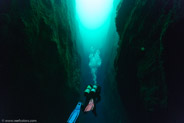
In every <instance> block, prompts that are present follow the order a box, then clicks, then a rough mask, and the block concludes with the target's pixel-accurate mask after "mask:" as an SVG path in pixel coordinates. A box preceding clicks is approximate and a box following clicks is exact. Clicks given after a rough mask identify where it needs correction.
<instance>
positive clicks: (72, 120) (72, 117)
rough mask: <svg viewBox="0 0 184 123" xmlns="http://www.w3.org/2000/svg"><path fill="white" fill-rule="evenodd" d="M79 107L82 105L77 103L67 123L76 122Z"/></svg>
mask: <svg viewBox="0 0 184 123" xmlns="http://www.w3.org/2000/svg"><path fill="white" fill-rule="evenodd" d="M81 105H82V103H81V102H78V104H77V106H76V107H75V109H74V110H73V112H72V113H71V115H70V117H69V118H68V121H67V122H68V123H75V122H76V120H77V118H78V117H79V114H80V109H81Z"/></svg>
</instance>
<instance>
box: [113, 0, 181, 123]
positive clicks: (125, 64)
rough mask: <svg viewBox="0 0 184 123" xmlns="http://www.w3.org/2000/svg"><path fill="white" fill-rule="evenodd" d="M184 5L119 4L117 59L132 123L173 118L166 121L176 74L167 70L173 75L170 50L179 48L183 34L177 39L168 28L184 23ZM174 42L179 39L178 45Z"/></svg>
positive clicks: (159, 0) (172, 1)
mask: <svg viewBox="0 0 184 123" xmlns="http://www.w3.org/2000/svg"><path fill="white" fill-rule="evenodd" d="M183 6H184V3H183V1H181V0H143V1H142V0H123V2H122V3H121V4H120V6H119V8H118V16H117V18H116V22H117V31H118V33H119V35H120V42H119V46H120V47H119V50H118V52H119V54H118V56H117V59H116V63H115V66H116V69H117V76H116V78H117V82H118V87H119V93H120V95H121V98H122V102H124V107H125V112H127V115H128V117H129V120H130V121H129V122H131V123H134V122H142V123H155V122H157V123H161V122H164V123H165V122H169V123H170V122H172V121H171V120H168V121H167V119H169V118H168V117H167V116H168V94H170V93H169V92H168V85H170V84H171V83H172V82H174V81H173V80H174V78H175V79H176V78H177V77H176V76H174V77H173V80H172V82H171V81H169V80H170V76H169V75H168V74H170V75H172V74H171V72H170V71H172V70H171V69H169V67H170V66H169V63H168V62H169V57H170V56H169V55H170V54H168V53H171V52H172V50H174V51H175V49H177V48H179V47H177V46H178V42H181V40H182V39H183V38H181V37H182V36H181V35H180V38H175V39H174V37H175V36H176V37H177V35H176V33H175V34H174V36H173V37H172V40H171V39H170V40H168V37H170V35H172V33H173V31H171V29H169V28H175V30H181V28H179V27H175V25H176V23H179V22H180V25H183V24H184V23H183V22H182V21H181V20H182V18H184V14H183V12H184V9H183ZM178 21H179V22H178ZM169 30H170V31H169ZM168 32H170V33H168ZM179 33H180V34H181V33H182V31H179ZM171 43H174V44H175V43H176V44H177V45H175V46H176V47H172V46H171ZM180 44H181V43H180ZM180 50H181V49H180ZM181 51H183V50H181ZM175 53H176V52H175ZM178 54H181V53H179V52H178ZM180 56H182V55H180ZM181 58H182V57H180V58H179V59H181ZM171 59H173V56H172V57H171ZM177 60H178V59H177ZM170 65H171V66H173V67H174V65H173V64H170ZM181 66H183V65H182V63H181ZM177 72H182V71H177ZM175 74H177V73H175ZM177 80H178V79H177Z"/></svg>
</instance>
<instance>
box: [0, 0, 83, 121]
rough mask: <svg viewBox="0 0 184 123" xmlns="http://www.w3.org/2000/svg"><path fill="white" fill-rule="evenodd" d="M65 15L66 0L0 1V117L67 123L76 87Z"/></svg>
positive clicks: (76, 70)
mask: <svg viewBox="0 0 184 123" xmlns="http://www.w3.org/2000/svg"><path fill="white" fill-rule="evenodd" d="M68 13H69V9H68V6H67V0H25V1H22V0H3V1H0V27H1V29H0V31H1V33H0V56H1V61H0V66H1V69H0V73H1V78H0V81H1V82H0V88H1V89H0V96H1V97H2V98H1V99H2V100H3V101H1V103H0V107H1V112H0V117H3V118H7V119H17V118H20V119H21V118H22V119H26V118H28V119H37V120H38V122H44V123H51V122H58V121H59V122H66V120H67V118H68V117H69V115H70V113H71V111H72V110H73V108H74V107H75V105H76V104H77V101H78V100H77V99H79V86H80V68H79V66H80V59H79V57H78V54H77V51H76V46H75V44H74V43H73V41H72V36H71V26H70V24H71V23H70V22H71V20H70V19H71V15H70V14H68ZM74 97H75V98H74Z"/></svg>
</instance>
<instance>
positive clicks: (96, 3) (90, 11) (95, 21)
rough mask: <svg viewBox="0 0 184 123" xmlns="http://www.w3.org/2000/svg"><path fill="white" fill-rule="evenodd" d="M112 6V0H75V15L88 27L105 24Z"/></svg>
mask: <svg viewBox="0 0 184 123" xmlns="http://www.w3.org/2000/svg"><path fill="white" fill-rule="evenodd" d="M112 6H113V0H76V11H77V17H78V19H79V21H80V23H81V24H82V25H83V26H84V27H85V28H88V29H96V28H99V27H100V26H102V25H103V24H105V21H106V19H107V18H108V16H109V13H110V12H111V9H112Z"/></svg>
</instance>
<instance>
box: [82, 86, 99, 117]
mask: <svg viewBox="0 0 184 123" xmlns="http://www.w3.org/2000/svg"><path fill="white" fill-rule="evenodd" d="M100 92H101V87H100V86H98V85H88V86H87V87H86V89H85V91H84V96H86V100H85V104H84V106H83V112H84V113H86V112H89V111H92V112H93V113H94V115H95V116H97V113H96V104H97V103H98V102H99V101H100V99H101V97H100Z"/></svg>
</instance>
